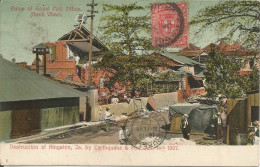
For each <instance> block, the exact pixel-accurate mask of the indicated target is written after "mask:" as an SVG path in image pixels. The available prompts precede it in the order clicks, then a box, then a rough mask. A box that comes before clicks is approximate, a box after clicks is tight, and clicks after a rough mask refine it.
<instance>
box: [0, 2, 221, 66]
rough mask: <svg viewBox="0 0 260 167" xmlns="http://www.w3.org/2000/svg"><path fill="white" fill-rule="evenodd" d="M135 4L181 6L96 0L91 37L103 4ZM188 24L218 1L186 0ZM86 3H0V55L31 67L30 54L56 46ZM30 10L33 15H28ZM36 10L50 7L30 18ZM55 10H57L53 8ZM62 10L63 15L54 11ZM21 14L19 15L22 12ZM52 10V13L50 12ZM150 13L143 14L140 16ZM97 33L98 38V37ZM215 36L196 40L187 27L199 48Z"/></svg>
mask: <svg viewBox="0 0 260 167" xmlns="http://www.w3.org/2000/svg"><path fill="white" fill-rule="evenodd" d="M133 2H137V4H138V5H143V6H147V5H149V4H151V3H156V2H157V3H158V2H159V3H169V2H180V1H171V0H138V1H136V0H118V1H110V0H95V3H97V4H98V6H96V7H95V10H97V11H98V12H99V13H96V14H95V17H94V35H96V36H98V37H99V35H100V32H98V30H97V28H98V26H99V25H100V24H99V20H100V17H102V16H104V15H105V12H103V11H102V8H103V6H102V4H104V3H110V4H111V3H112V4H123V3H133ZM185 2H188V5H189V11H188V16H189V20H190V19H191V17H192V16H193V15H195V14H196V13H197V12H198V11H199V10H200V9H202V8H204V7H206V6H210V5H214V4H216V3H217V1H198V0H193V1H192V0H188V1H185ZM87 3H91V0H73V1H71V0H37V1H36V0H2V2H1V3H0V54H2V55H3V57H4V58H5V59H8V60H12V58H15V59H16V61H17V62H22V61H25V62H27V63H28V64H31V63H32V61H33V59H34V55H33V53H32V51H31V50H32V47H33V46H35V45H37V44H39V43H41V42H56V41H57V40H58V38H60V37H61V36H62V35H64V34H66V33H68V32H70V31H71V30H73V29H74V25H75V24H76V23H77V22H76V18H77V15H78V14H79V13H86V14H88V13H89V12H87V10H88V9H90V7H88V6H86V4H87ZM30 7H32V11H30ZM39 7H45V8H47V7H49V11H46V12H45V13H44V16H37V17H31V14H32V12H38V13H41V11H36V9H37V8H38V10H40V9H43V8H39ZM55 7H56V8H55ZM59 7H62V8H63V10H62V11H55V10H56V9H59ZM67 7H68V9H72V8H74V9H76V8H80V10H81V11H66V8H67ZM23 8H24V11H21V10H23ZM53 9H54V11H53ZM48 12H53V13H60V14H61V17H57V16H53V17H50V16H48ZM146 13H149V9H148V10H147V11H145V10H144V11H143V14H146ZM84 26H85V27H86V28H87V29H89V19H88V20H87V24H85V25H84ZM97 32H98V34H97ZM217 39H218V36H217V35H216V34H215V33H214V32H213V31H211V30H209V31H207V32H206V33H204V35H203V36H202V37H196V36H195V35H194V28H193V27H189V41H190V43H193V44H196V45H197V46H199V47H205V46H206V45H208V44H210V43H212V42H216V41H217Z"/></svg>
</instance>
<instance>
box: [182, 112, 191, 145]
mask: <svg viewBox="0 0 260 167" xmlns="http://www.w3.org/2000/svg"><path fill="white" fill-rule="evenodd" d="M188 117H189V116H188V114H184V115H183V116H182V119H181V130H182V134H183V138H185V139H187V140H189V139H190V125H189V121H188Z"/></svg>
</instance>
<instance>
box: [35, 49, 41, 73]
mask: <svg viewBox="0 0 260 167" xmlns="http://www.w3.org/2000/svg"><path fill="white" fill-rule="evenodd" d="M39 71H40V69H39V55H38V53H36V72H37V73H38V74H39Z"/></svg>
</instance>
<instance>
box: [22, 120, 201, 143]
mask: <svg viewBox="0 0 260 167" xmlns="http://www.w3.org/2000/svg"><path fill="white" fill-rule="evenodd" d="M104 129H105V124H101V125H94V126H89V127H83V128H79V129H73V130H70V131H67V132H65V133H62V134H59V135H52V136H45V137H42V138H40V139H35V140H30V141H27V142H23V143H48V144H50V143H52V144H119V141H118V133H119V130H120V129H121V127H119V126H117V125H116V124H112V125H111V127H110V132H109V133H107V132H105V131H104ZM172 138H182V134H172V133H167V135H166V139H165V140H169V139H172ZM201 138H202V136H199V135H191V139H190V140H191V141H197V140H200V139H201Z"/></svg>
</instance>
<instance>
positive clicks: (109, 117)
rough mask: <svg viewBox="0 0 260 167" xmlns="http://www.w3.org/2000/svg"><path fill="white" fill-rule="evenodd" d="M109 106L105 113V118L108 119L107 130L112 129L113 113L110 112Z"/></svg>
mask: <svg viewBox="0 0 260 167" xmlns="http://www.w3.org/2000/svg"><path fill="white" fill-rule="evenodd" d="M109 110H110V109H109V108H108V107H107V108H106V113H105V120H106V132H109V131H110V120H111V117H112V114H111V113H110V112H109Z"/></svg>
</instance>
